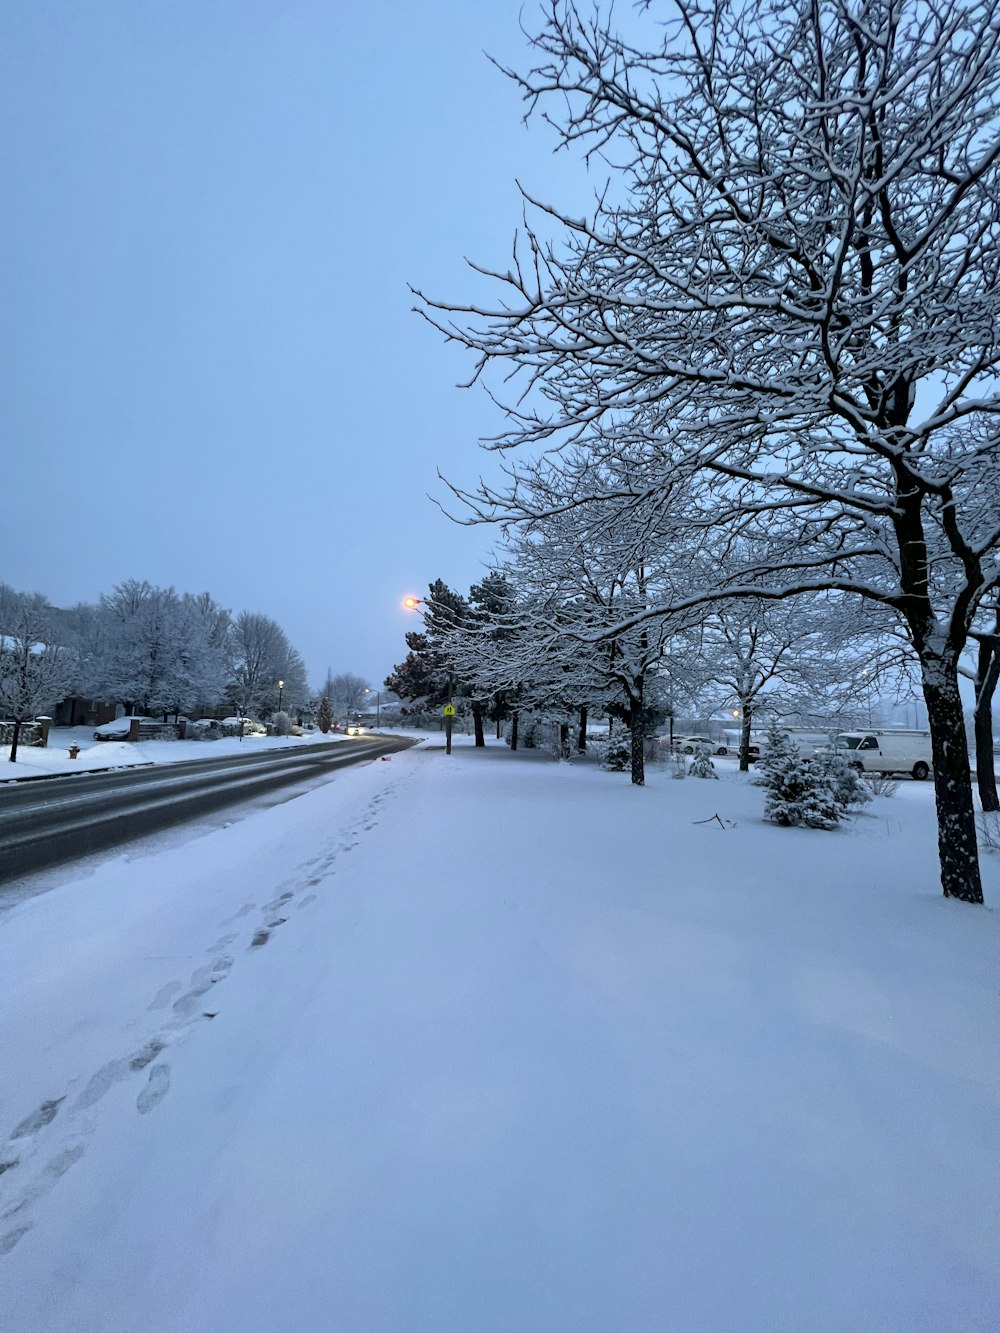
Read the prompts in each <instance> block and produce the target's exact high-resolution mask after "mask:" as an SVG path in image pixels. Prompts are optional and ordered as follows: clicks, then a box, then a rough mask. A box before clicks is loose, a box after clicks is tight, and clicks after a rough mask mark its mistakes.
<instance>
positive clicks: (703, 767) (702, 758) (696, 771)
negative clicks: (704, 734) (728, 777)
mask: <svg viewBox="0 0 1000 1333" xmlns="http://www.w3.org/2000/svg"><path fill="white" fill-rule="evenodd" d="M718 776H719V775H718V773H716V771H715V765H714V764H713V763H712V756H711V754H710V752H709V749H708V746H707V745H699V746H698V748H697V749H696V750H695V752H694V758H693V759H692V760H691V765H690V767H689V768H688V777H689V778H718Z"/></svg>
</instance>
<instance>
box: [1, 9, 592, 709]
mask: <svg viewBox="0 0 1000 1333" xmlns="http://www.w3.org/2000/svg"><path fill="white" fill-rule="evenodd" d="M521 8H522V5H521V0H488V2H486V0H483V3H473V2H472V0H428V2H426V3H420V2H419V0H384V2H383V3H382V4H368V3H355V4H346V3H335V2H334V0H283V3H282V4H280V5H276V4H274V3H273V0H170V3H162V2H160V0H86V3H71V2H70V0H6V3H5V4H4V5H3V6H2V8H0V61H2V67H0V127H2V129H0V133H2V143H0V154H2V157H0V172H2V176H0V179H2V191H3V207H2V210H0V403H2V406H0V414H2V416H0V421H2V430H3V458H4V463H5V466H4V468H3V474H2V475H3V480H4V486H3V493H4V494H3V503H2V517H0V581H4V582H7V583H10V584H12V585H13V586H14V587H15V588H17V589H19V590H21V591H39V592H42V593H44V594H45V595H46V596H47V597H48V598H49V599H50V600H51V601H52V602H53V603H55V604H56V605H59V606H67V605H71V604H73V603H75V602H77V601H94V600H96V599H97V597H98V596H99V595H100V594H101V593H102V592H106V591H109V590H110V589H111V587H112V586H113V585H114V584H115V583H117V582H120V581H121V580H123V579H126V578H130V577H131V578H145V579H149V580H150V581H151V582H153V583H157V584H162V585H170V584H172V585H173V586H175V587H176V588H177V590H178V591H180V592H200V591H205V590H207V591H209V592H211V593H212V594H213V595H214V596H215V597H216V598H217V599H218V600H219V601H220V602H221V603H222V604H223V605H225V606H227V607H230V608H231V609H232V610H233V611H234V612H236V611H239V610H243V609H248V610H253V611H260V612H264V613H265V614H267V615H270V616H273V617H274V618H275V619H276V620H277V621H278V622H279V623H280V624H281V625H282V627H283V628H284V629H285V631H286V632H287V634H288V636H289V638H290V639H291V641H292V642H293V643H294V644H295V646H296V647H297V648H298V649H299V650H300V652H301V653H302V654H303V656H304V657H305V659H306V663H307V666H308V668H309V672H310V678H311V679H312V680H314V681H315V680H318V679H319V678H320V676H321V674H322V673H323V672H324V671H325V669H326V667H327V666H330V667H331V668H332V669H333V670H334V671H335V672H336V671H355V672H357V673H359V674H361V675H364V676H366V677H368V678H369V679H371V680H372V683H373V684H380V683H381V680H382V679H383V677H384V676H385V674H386V673H387V672H388V671H389V670H390V668H391V667H392V665H393V664H394V663H395V662H397V661H399V660H401V659H402V657H403V656H404V655H405V651H406V650H405V645H404V643H403V638H402V635H403V632H404V630H405V629H407V628H411V627H413V620H412V616H408V615H407V613H406V612H404V611H402V610H401V609H400V605H399V604H400V600H401V598H402V597H403V596H404V595H405V594H406V593H410V592H413V593H416V594H417V595H419V594H420V593H422V592H423V590H424V589H425V588H426V586H427V584H428V582H430V580H432V579H434V578H437V577H440V578H443V579H444V580H445V581H446V582H448V583H449V584H451V585H452V586H453V587H456V588H457V589H459V590H462V591H465V590H467V589H468V585H469V584H470V583H471V582H473V581H475V580H476V579H477V578H478V577H480V575H481V573H482V570H483V565H482V562H483V560H484V559H485V558H486V557H487V555H488V552H489V549H490V547H491V545H492V541H493V535H492V533H491V532H489V531H486V530H483V529H463V528H460V527H457V526H455V525H453V524H451V523H449V522H448V521H447V520H446V519H445V518H443V517H442V516H441V514H440V513H439V511H438V510H437V509H436V508H435V507H434V506H433V505H432V503H431V502H430V501H429V500H428V499H427V494H428V492H430V493H432V494H436V495H438V496H439V497H440V498H443V495H444V492H443V490H442V488H441V487H440V485H439V484H438V483H437V481H436V478H435V473H436V469H438V468H440V469H441V470H442V471H443V472H444V473H446V474H447V475H449V476H451V477H453V478H454V479H455V480H457V481H459V482H462V481H465V482H472V481H473V480H474V479H475V477H476V475H477V474H478V473H479V471H480V470H481V469H482V468H483V467H484V466H487V467H488V465H489V460H488V459H486V458H485V456H484V455H483V454H482V453H481V451H479V450H478V449H477V446H476V441H477V439H478V438H479V436H481V435H484V434H490V433H491V432H494V431H496V430H497V429H498V426H499V421H498V418H497V416H496V414H495V412H494V410H493V409H491V408H490V406H489V404H488V402H487V400H486V399H485V397H484V396H483V395H482V394H481V393H480V392H479V391H470V392H461V391H459V390H458V389H456V388H455V387H454V386H455V384H456V382H457V381H458V380H459V379H460V378H462V377H463V376H465V375H467V374H468V372H469V369H470V367H471V362H470V361H469V360H468V359H467V357H466V355H465V354H463V353H462V352H461V351H460V350H459V349H456V348H454V347H449V346H446V345H445V344H444V343H443V342H442V340H441V339H440V337H439V336H438V335H436V334H435V333H434V332H433V330H431V329H429V328H428V327H427V326H426V325H425V324H424V323H423V322H422V321H421V320H420V319H419V318H418V316H416V315H414V314H412V313H411V306H412V304H413V302H412V297H411V295H410V293H409V292H408V290H407V283H409V282H412V283H413V284H414V285H416V286H419V287H421V288H423V289H425V290H427V291H429V292H431V293H432V294H435V295H439V296H442V297H454V298H456V299H463V298H467V297H469V296H470V295H472V294H473V293H474V291H475V290H476V288H475V287H474V284H473V280H472V278H471V276H470V275H469V274H468V271H467V270H466V269H465V267H464V256H469V257H472V258H475V259H477V260H479V261H481V262H486V263H494V264H496V265H498V266H503V265H505V264H506V260H507V256H508V254H509V251H510V244H511V239H512V236H513V232H514V229H515V227H516V226H517V224H518V222H519V220H520V215H521V204H520V200H519V196H518V193H517V187H516V184H515V180H516V179H520V180H521V182H522V183H523V184H524V185H525V187H526V188H528V189H529V190H530V191H532V192H533V193H535V194H538V195H541V196H543V197H546V198H552V199H554V200H556V201H557V202H560V203H566V204H569V205H572V204H574V203H576V204H578V205H579V206H580V207H586V202H587V200H588V199H589V198H590V197H591V193H592V190H593V188H594V184H595V182H594V181H592V180H590V181H588V180H587V179H586V177H585V175H584V173H583V169H582V167H580V166H579V164H577V163H574V162H572V161H570V160H568V159H567V158H566V157H565V156H564V155H559V156H557V157H556V156H553V154H552V149H553V147H554V139H553V137H552V135H551V132H548V131H546V129H545V127H544V126H543V125H541V124H540V123H539V124H533V125H532V126H531V127H530V128H526V127H525V126H524V125H523V124H522V121H521V116H522V112H523V108H522V104H521V102H520V99H519V94H518V91H517V89H516V88H515V87H514V86H513V84H511V83H510V82H509V81H507V80H506V79H504V78H503V76H502V75H500V74H499V73H498V72H497V71H496V70H495V69H494V68H493V67H492V66H491V65H490V64H489V63H488V61H487V59H486V57H485V56H484V54H483V52H484V50H486V51H489V52H491V53H493V54H495V55H496V56H498V57H499V58H500V59H501V60H503V61H506V62H509V63H514V64H517V65H519V66H522V67H523V66H524V65H525V64H526V63H527V62H528V61H529V59H530V53H529V51H528V47H527V43H526V41H525V38H524V37H523V35H522V33H521V31H520V29H519V22H518V16H519V12H520V11H521ZM534 12H535V10H534V6H533V4H532V0H528V3H527V4H526V5H525V6H524V13H525V17H526V21H529V20H532V21H533V14H534Z"/></svg>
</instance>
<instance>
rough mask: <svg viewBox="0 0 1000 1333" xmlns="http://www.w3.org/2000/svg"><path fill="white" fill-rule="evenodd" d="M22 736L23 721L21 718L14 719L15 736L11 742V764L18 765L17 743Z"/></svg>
mask: <svg viewBox="0 0 1000 1333" xmlns="http://www.w3.org/2000/svg"><path fill="white" fill-rule="evenodd" d="M20 735H21V719H20V718H19V717H16V718H15V719H14V733H13V736H12V737H11V742H10V762H11V763H12V764H16V763H17V742H18V737H19V736H20Z"/></svg>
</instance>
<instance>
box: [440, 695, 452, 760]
mask: <svg viewBox="0 0 1000 1333" xmlns="http://www.w3.org/2000/svg"><path fill="white" fill-rule="evenodd" d="M441 711H442V713H443V714H444V752H445V754H451V724H452V722H453V720H454V717H455V705H454V704H452V703H447V704H445V706H444V708H442V710H441Z"/></svg>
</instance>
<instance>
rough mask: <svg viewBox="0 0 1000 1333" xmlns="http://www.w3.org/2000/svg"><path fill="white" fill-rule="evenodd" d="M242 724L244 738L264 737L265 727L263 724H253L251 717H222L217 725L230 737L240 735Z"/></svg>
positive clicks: (265, 733)
mask: <svg viewBox="0 0 1000 1333" xmlns="http://www.w3.org/2000/svg"><path fill="white" fill-rule="evenodd" d="M241 722H242V723H243V735H244V736H266V735H267V727H265V726H264V724H263V722H255V721H254V719H253V718H252V717H224V718H223V719H222V721H221V722H220V723H219V725H220V726H221V727H222V728H223V730H224V731H225V732H226V733H227V734H228V735H231V736H238V735H239V734H240V723H241Z"/></svg>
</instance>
